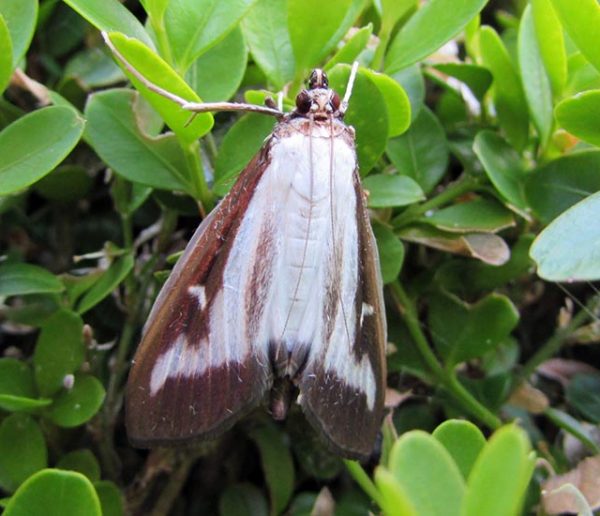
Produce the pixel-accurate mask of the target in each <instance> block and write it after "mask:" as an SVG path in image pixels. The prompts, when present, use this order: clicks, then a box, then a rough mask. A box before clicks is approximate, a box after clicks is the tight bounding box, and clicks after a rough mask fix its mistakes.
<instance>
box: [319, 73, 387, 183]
mask: <svg viewBox="0 0 600 516" xmlns="http://www.w3.org/2000/svg"><path fill="white" fill-rule="evenodd" d="M349 77H350V66H349V65H337V66H335V67H334V68H332V69H331V70H330V72H329V85H330V87H331V88H332V89H334V90H335V91H337V92H338V93H339V95H340V96H341V97H343V95H344V93H345V91H346V86H347V84H348V78H349ZM344 120H345V122H346V123H347V124H348V125H351V126H353V127H354V129H355V130H356V152H357V155H358V165H359V169H360V173H361V175H362V176H365V175H366V174H367V173H368V172H369V171H370V170H371V168H373V166H374V165H375V163H376V162H377V160H378V159H379V158H380V156H381V155H382V154H383V151H384V150H385V145H386V142H387V138H388V132H389V122H388V113H387V108H386V102H385V98H384V97H383V95H382V94H381V92H380V90H379V88H378V87H377V85H376V84H375V83H374V82H373V81H372V80H371V79H370V78H369V75H368V73H365V72H364V71H363V70H362V69H359V71H358V74H357V75H356V82H355V83H354V89H353V90H352V97H351V98H350V104H349V107H348V111H347V112H346V116H345V117H344Z"/></svg>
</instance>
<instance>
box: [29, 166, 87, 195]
mask: <svg viewBox="0 0 600 516" xmlns="http://www.w3.org/2000/svg"><path fill="white" fill-rule="evenodd" d="M93 185H94V180H93V179H92V178H91V177H90V176H89V175H88V174H87V171H86V170H85V168H84V167H82V166H79V165H60V166H58V167H56V168H55V169H54V170H53V171H52V172H51V173H50V174H48V175H47V176H46V177H43V178H42V179H40V180H39V181H38V182H37V183H36V184H35V187H34V188H35V191H36V192H37V193H38V194H40V195H41V196H42V197H44V198H45V199H48V200H49V201H54V202H58V203H72V202H76V201H78V200H79V199H82V198H83V197H85V196H86V195H87V194H88V193H89V192H90V190H91V189H92V187H93Z"/></svg>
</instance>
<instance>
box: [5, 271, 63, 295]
mask: <svg viewBox="0 0 600 516" xmlns="http://www.w3.org/2000/svg"><path fill="white" fill-rule="evenodd" d="M64 289H65V286H64V285H63V284H62V282H61V281H60V280H59V279H58V278H57V277H56V276H54V274H52V273H51V272H48V271H47V270H46V269H44V268H43V267H38V266H37V265H30V264H28V263H6V264H3V265H0V296H22V295H26V294H48V293H56V292H62V291H63V290H64Z"/></svg>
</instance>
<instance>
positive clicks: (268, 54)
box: [242, 0, 294, 89]
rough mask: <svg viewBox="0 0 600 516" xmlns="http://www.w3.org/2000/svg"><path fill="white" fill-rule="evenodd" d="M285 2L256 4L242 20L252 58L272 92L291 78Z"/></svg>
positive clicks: (273, 0) (260, 1)
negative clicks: (271, 85) (270, 84)
mask: <svg viewBox="0 0 600 516" xmlns="http://www.w3.org/2000/svg"><path fill="white" fill-rule="evenodd" d="M287 22H288V12H287V2H281V1H280V0H258V2H256V3H255V4H254V6H253V7H252V9H250V11H249V12H248V14H247V15H246V16H245V17H244V19H243V20H242V28H243V31H244V37H245V39H246V42H247V43H248V46H249V48H250V52H251V53H252V57H253V58H254V60H255V61H256V63H257V64H258V65H259V66H260V68H261V70H262V71H263V72H264V73H265V75H266V76H267V78H268V79H269V81H270V82H271V83H272V84H273V87H274V88H275V89H280V88H282V87H283V85H284V84H285V83H286V82H288V81H291V80H292V79H293V78H294V52H293V50H292V42H291V40H290V33H289V30H288V25H287Z"/></svg>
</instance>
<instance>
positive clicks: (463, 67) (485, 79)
mask: <svg viewBox="0 0 600 516" xmlns="http://www.w3.org/2000/svg"><path fill="white" fill-rule="evenodd" d="M434 68H435V69H436V70H438V71H440V72H442V73H444V74H446V75H449V76H450V77H454V78H455V79H458V80H459V81H460V82H462V83H464V84H466V85H467V86H468V87H469V89H470V90H471V91H472V92H473V94H474V95H475V96H476V97H477V98H478V99H480V100H481V99H483V96H484V95H485V93H486V92H487V91H488V89H489V88H490V86H491V84H492V80H493V77H492V74H491V73H490V71H489V70H488V69H487V68H483V67H482V66H478V65H474V64H471V63H441V64H436V65H435V66H434Z"/></svg>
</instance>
